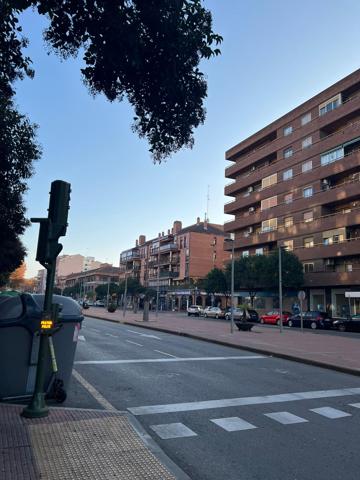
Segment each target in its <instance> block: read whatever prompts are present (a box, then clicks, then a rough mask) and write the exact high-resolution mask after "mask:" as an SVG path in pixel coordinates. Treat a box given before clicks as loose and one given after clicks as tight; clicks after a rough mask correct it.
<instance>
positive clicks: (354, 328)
mask: <svg viewBox="0 0 360 480" xmlns="http://www.w3.org/2000/svg"><path fill="white" fill-rule="evenodd" d="M333 328H336V329H337V330H339V331H340V332H360V315H353V316H352V317H348V318H339V319H338V320H335V321H334V322H333Z"/></svg>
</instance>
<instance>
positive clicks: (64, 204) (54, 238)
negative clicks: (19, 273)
mask: <svg viewBox="0 0 360 480" xmlns="http://www.w3.org/2000/svg"><path fill="white" fill-rule="evenodd" d="M70 192H71V188H70V184H69V183H67V182H63V181H62V180H55V181H54V182H52V184H51V190H50V202H49V208H48V218H32V219H31V221H32V222H34V223H35V222H37V223H40V232H39V240H38V246H37V252H36V260H37V261H38V262H40V263H41V265H43V266H44V267H47V266H48V264H49V263H51V262H53V261H54V260H55V259H56V257H57V256H58V255H59V253H60V252H61V250H62V245H61V243H59V242H58V240H59V238H60V237H63V236H64V235H65V234H66V228H67V220H68V213H69V204H70Z"/></svg>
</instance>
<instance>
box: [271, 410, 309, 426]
mask: <svg viewBox="0 0 360 480" xmlns="http://www.w3.org/2000/svg"><path fill="white" fill-rule="evenodd" d="M264 415H265V416H266V417H269V418H272V419H273V420H275V421H276V422H279V423H281V424H282V425H290V424H292V423H306V422H308V421H309V420H306V419H305V418H301V417H298V416H297V415H294V414H293V413H290V412H274V413H264Z"/></svg>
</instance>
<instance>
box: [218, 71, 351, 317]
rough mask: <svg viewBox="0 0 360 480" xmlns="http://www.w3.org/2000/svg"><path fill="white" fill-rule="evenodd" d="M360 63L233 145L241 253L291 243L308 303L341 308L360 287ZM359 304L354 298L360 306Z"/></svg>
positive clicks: (232, 210)
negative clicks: (347, 74)
mask: <svg viewBox="0 0 360 480" xmlns="http://www.w3.org/2000/svg"><path fill="white" fill-rule="evenodd" d="M359 149H360V70H357V71H355V72H354V73H352V74H351V75H349V76H347V77H346V78H344V79H342V80H341V81H339V82H337V83H336V84H334V85H332V86H331V87H329V88H327V89H326V90H324V91H323V92H321V93H320V94H318V95H316V96H314V97H313V98H311V99H310V100H308V101H306V102H305V103H303V104H302V105H300V106H299V107H297V108H295V109H294V110H292V111H291V112H289V113H287V114H286V115H284V116H283V117H281V118H279V119H278V120H276V121H275V122H273V123H271V124H270V125H268V126H266V127H265V128H263V129H262V130H260V131H259V132H257V133H255V134H254V135H252V136H251V137H249V138H247V139H245V140H244V141H242V142H240V143H239V144H237V145H235V146H234V147H232V148H231V149H230V150H228V151H227V152H226V159H227V160H229V161H230V162H231V165H230V166H229V167H228V168H227V169H226V171H225V176H226V177H227V178H229V179H231V180H232V181H231V183H229V184H228V185H227V186H226V187H225V194H226V195H228V196H231V197H233V200H232V201H230V202H229V203H227V204H226V205H225V213H227V214H231V215H234V218H233V219H232V220H230V221H228V222H226V224H225V227H224V228H225V232H229V233H230V232H233V233H234V234H235V251H236V255H237V256H241V255H243V256H245V255H253V254H267V253H268V252H271V251H272V250H273V249H275V248H278V246H284V247H285V248H286V249H288V250H292V251H293V252H294V253H295V254H296V255H297V256H298V258H299V259H300V261H301V262H302V264H303V267H304V273H305V288H306V290H307V294H308V295H307V296H308V308H311V309H317V308H321V309H325V308H327V309H329V310H331V311H332V313H333V315H334V316H335V315H341V314H343V313H344V311H345V310H346V308H347V304H348V300H347V299H345V292H346V291H351V290H360V182H359V180H360V150H359ZM359 306H360V305H355V304H354V305H353V309H354V310H355V311H356V310H357V312H359Z"/></svg>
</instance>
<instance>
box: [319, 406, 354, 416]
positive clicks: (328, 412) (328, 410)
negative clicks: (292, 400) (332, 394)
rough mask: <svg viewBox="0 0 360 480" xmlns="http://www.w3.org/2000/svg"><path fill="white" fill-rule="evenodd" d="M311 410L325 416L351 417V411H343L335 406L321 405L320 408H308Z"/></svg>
mask: <svg viewBox="0 0 360 480" xmlns="http://www.w3.org/2000/svg"><path fill="white" fill-rule="evenodd" d="M310 410H311V411H312V412H315V413H318V414H319V415H322V416H323V417H326V418H331V419H334V418H343V417H351V413H347V412H343V411H342V410H338V409H337V408H332V407H321V408H310Z"/></svg>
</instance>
